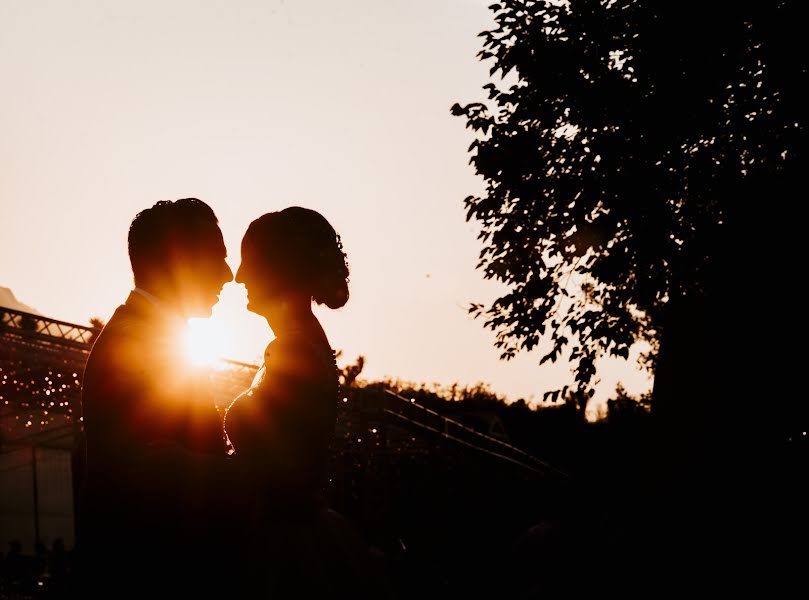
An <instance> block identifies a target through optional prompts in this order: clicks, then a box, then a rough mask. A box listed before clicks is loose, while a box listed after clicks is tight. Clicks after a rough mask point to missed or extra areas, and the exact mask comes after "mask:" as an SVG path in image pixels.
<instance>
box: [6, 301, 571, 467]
mask: <svg viewBox="0 0 809 600" xmlns="http://www.w3.org/2000/svg"><path fill="white" fill-rule="evenodd" d="M99 332H100V331H99V330H98V329H95V328H92V327H86V326H83V325H77V324H75V323H68V322H65V321H58V320H56V319H49V318H47V317H43V316H40V315H34V314H31V313H27V312H23V311H18V310H13V309H10V308H5V307H0V338H2V337H3V336H9V337H11V338H12V339H13V340H14V341H17V342H28V343H31V345H32V346H34V347H42V346H47V347H48V348H49V349H50V350H56V349H58V348H64V350H65V351H67V352H66V354H68V355H72V356H73V357H74V359H76V360H77V359H78V358H77V357H76V352H77V351H78V353H79V355H81V354H86V353H88V352H89V350H90V347H91V345H92V342H93V339H94V338H95V336H96V335H98V333H99ZM26 345H27V344H26ZM54 346H56V347H54ZM21 359H22V360H24V357H23V356H21V355H19V354H17V360H21ZM39 360H40V361H41V360H42V357H40V358H39ZM81 360H82V361H83V360H84V359H81ZM71 362H75V360H74V361H71ZM63 366H64V365H63ZM54 369H56V367H54ZM257 369H258V367H257V366H256V365H253V364H249V363H243V362H239V361H235V360H230V359H222V360H221V361H220V362H219V364H218V365H217V366H216V367H214V368H212V370H211V378H212V382H213V384H214V386H215V387H216V388H217V396H219V397H220V398H219V400H222V401H225V402H226V401H227V400H228V399H232V398H235V397H236V395H237V394H238V393H239V392H241V391H243V390H244V388H246V387H247V386H248V385H249V383H250V381H251V380H252V378H253V376H254V375H255V373H256V371H257ZM2 370H3V369H2V366H0V372H2ZM68 370H71V369H68ZM54 376H55V377H62V375H54ZM52 377H53V376H52ZM49 380H50V379H49ZM67 380H70V381H73V380H75V382H76V389H75V390H74V391H73V393H67V394H64V395H63V394H59V396H60V399H61V400H62V401H63V402H64V408H62V409H61V410H60V406H62V405H61V404H60V403H59V402H54V400H55V399H56V394H55V392H56V390H55V389H54V390H50V391H49V390H45V392H47V393H49V394H50V393H54V396H52V397H49V398H48V400H49V401H48V402H47V403H45V402H44V401H43V400H42V399H40V400H34V399H33V398H30V399H27V400H26V402H25V403H24V405H23V406H21V407H17V408H18V410H19V412H20V413H21V414H22V413H24V412H25V413H28V412H33V411H36V410H38V407H39V406H40V405H41V407H42V408H43V409H47V410H49V411H50V412H51V413H55V412H63V413H72V414H73V415H74V416H75V415H77V414H78V413H79V406H78V405H77V404H76V405H75V406H74V403H76V401H77V398H78V396H77V393H79V390H80V375H78V374H77V373H71V377H69V378H68V377H67V376H66V378H65V381H67ZM0 383H3V382H0ZM31 383H32V384H33V383H34V382H33V381H31ZM43 385H45V384H43ZM47 385H48V386H50V385H52V384H50V383H49V384H47ZM62 387H64V385H62ZM43 389H44V388H43ZM0 391H2V390H0ZM10 391H12V390H7V391H6V399H5V400H8V398H9V397H8V392H10ZM59 391H61V388H60V390H59ZM66 391H67V392H71V390H69V389H68V390H66ZM12 393H13V392H12ZM28 395H29V394H26V396H28ZM371 395H373V394H371ZM371 395H366V396H365V398H366V402H364V404H365V409H371V410H372V411H375V412H377V414H378V415H379V416H380V417H382V418H383V420H385V421H388V422H390V423H391V424H392V425H397V426H399V427H407V428H410V429H412V430H414V431H418V432H422V433H429V434H434V435H438V436H440V437H441V438H442V439H444V440H446V441H449V442H451V443H457V444H459V445H461V446H464V447H466V448H469V449H470V450H474V451H477V452H480V453H483V454H486V455H488V456H491V457H493V458H497V459H501V460H505V461H507V462H510V463H512V464H515V465H518V466H520V467H523V468H526V469H528V470H530V471H533V472H536V473H543V474H554V475H561V476H565V474H564V473H562V472H561V471H559V470H558V469H556V468H554V467H553V466H551V465H549V464H547V463H545V462H543V461H541V460H539V459H538V458H536V457H534V456H532V455H530V454H528V453H527V452H524V451H523V450H520V449H519V448H517V447H516V446H513V445H511V444H509V443H507V442H505V441H503V440H500V439H497V438H495V437H492V436H490V435H487V434H485V433H482V432H480V431H478V430H476V429H473V428H471V427H468V426H467V425H464V424H463V423H461V422H459V421H457V420H454V419H451V418H449V417H445V416H443V415H441V414H439V413H437V412H435V411H433V410H431V409H429V408H427V407H424V406H421V405H419V404H417V403H416V402H415V401H413V400H408V399H407V398H405V397H403V396H401V395H399V394H397V393H395V392H392V391H390V390H385V393H384V394H382V395H381V396H377V398H378V401H373V402H371V401H370V397H371ZM62 396H64V397H62ZM5 400H4V402H5ZM5 408H6V409H7V410H6V411H4V412H5V415H4V416H5V418H6V419H8V418H11V417H15V418H21V417H16V415H15V413H13V412H12V413H9V412H8V409H11V410H14V408H15V407H11V406H8V402H6V407H5ZM45 414H48V413H47V412H46V413H45ZM29 420H30V421H32V425H34V424H37V421H36V420H35V419H33V418H31V417H28V416H26V417H25V418H24V422H28V421H29ZM43 424H44V423H43ZM37 429H38V428H37V427H32V431H31V434H32V436H33V435H35V431H36V430H37ZM43 433H44V432H43ZM18 441H19V440H18Z"/></svg>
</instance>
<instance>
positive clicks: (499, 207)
mask: <svg viewBox="0 0 809 600" xmlns="http://www.w3.org/2000/svg"><path fill="white" fill-rule="evenodd" d="M490 9H491V10H492V11H493V13H494V22H495V24H494V27H493V28H492V29H491V30H489V31H485V32H483V33H482V34H481V36H482V38H483V48H482V50H481V51H480V53H479V55H478V56H479V57H480V59H481V60H484V61H490V63H491V75H492V82H490V83H488V84H486V85H485V86H484V89H486V90H487V92H488V101H487V102H482V103H481V102H474V103H471V104H467V105H465V106H461V105H459V104H456V105H454V106H453V107H452V113H453V114H454V115H456V116H463V117H464V118H465V120H466V125H467V127H468V128H470V129H472V130H473V131H474V132H476V139H475V140H474V142H473V143H472V145H471V146H470V153H471V159H470V162H471V164H472V165H473V166H474V168H475V170H476V172H477V174H478V175H480V176H481V177H482V178H483V180H484V182H485V186H486V187H485V193H483V194H482V195H480V196H469V197H467V198H466V200H465V206H466V209H467V220H474V221H476V222H477V223H478V224H479V226H480V234H479V238H480V240H481V241H482V242H483V249H482V251H481V253H480V261H479V264H478V267H479V269H481V270H482V271H483V274H484V277H486V278H487V279H495V280H498V281H500V282H503V283H505V284H506V285H507V287H508V291H507V293H505V294H504V295H503V296H502V297H500V298H498V299H497V300H495V301H494V302H493V303H491V305H488V306H484V305H482V304H473V305H472V306H471V308H470V312H471V313H472V314H474V315H475V316H476V317H482V318H484V319H485V325H486V326H487V327H488V328H490V329H492V330H493V331H495V332H496V334H497V340H496V345H497V347H499V348H500V349H501V355H502V357H503V358H504V359H510V358H512V357H513V356H514V355H515V354H516V353H517V352H519V351H530V350H532V349H534V348H535V347H538V346H540V341H541V340H542V349H543V350H544V352H543V354H542V359H541V361H542V362H545V361H549V360H550V361H556V360H558V359H559V358H560V357H565V358H567V359H569V360H570V362H571V364H572V365H573V368H574V369H575V373H576V375H575V379H576V387H577V390H578V391H579V392H590V391H591V389H592V385H593V381H594V376H595V374H596V361H597V359H598V358H600V357H602V356H605V355H612V356H616V357H621V358H627V357H628V356H629V351H630V347H631V346H632V345H633V344H634V343H635V342H637V341H639V340H644V341H647V342H649V343H650V344H651V347H652V356H653V355H654V351H655V349H656V348H657V343H658V341H659V336H660V325H661V322H662V314H663V313H664V311H665V310H666V307H667V304H668V303H669V302H670V300H671V299H672V298H673V297H681V296H684V295H689V294H698V293H700V292H701V291H702V289H703V288H704V286H705V285H706V283H707V282H706V275H705V274H706V272H708V269H709V267H710V265H711V261H712V260H714V258H715V256H716V254H717V252H718V251H720V250H721V245H722V243H723V241H722V240H724V239H726V231H727V230H728V229H729V228H733V227H739V226H741V225H739V224H740V223H742V222H744V220H745V219H747V220H749V219H750V215H751V214H754V213H755V211H756V210H758V211H761V210H777V209H778V208H779V207H781V206H784V205H786V204H787V203H788V201H789V199H783V198H779V199H766V201H765V199H764V198H753V199H751V198H750V197H749V195H745V194H744V193H743V190H744V188H745V186H746V184H747V182H748V181H749V180H751V179H752V178H757V179H759V180H761V179H762V178H763V179H764V180H766V179H767V178H772V177H778V176H779V173H780V172H782V171H783V170H784V169H786V168H789V167H790V166H791V165H794V164H795V162H796V161H797V156H798V155H799V154H800V153H801V144H802V143H803V137H804V131H805V117H804V116H803V113H804V106H805V95H804V94H805V93H804V92H803V91H802V87H803V84H804V83H805V58H804V55H805V52H803V50H800V49H799V48H798V47H797V40H800V39H801V37H800V34H799V27H800V25H799V23H800V22H801V20H800V19H799V18H798V14H797V2H783V1H782V2H760V3H745V2H735V3H722V2H719V3H698V2H694V1H693V0H686V1H684V2H652V1H650V0H635V1H632V0H609V1H604V0H570V1H569V2H566V1H554V0H547V1H536V0H503V1H502V2H500V3H498V4H493V5H492V6H491V7H490ZM749 242H750V243H751V244H756V243H761V244H764V243H766V242H765V241H764V238H763V237H762V236H759V238H758V239H757V238H756V236H751V238H750V240H749ZM557 397H561V398H563V397H565V391H560V392H559V394H557Z"/></svg>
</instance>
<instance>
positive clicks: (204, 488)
mask: <svg viewBox="0 0 809 600" xmlns="http://www.w3.org/2000/svg"><path fill="white" fill-rule="evenodd" d="M183 327H184V322H183V320H182V319H178V318H177V317H176V316H174V315H172V314H169V313H167V312H166V311H164V310H162V309H161V308H160V307H159V306H157V305H155V304H153V303H152V302H150V301H149V300H147V299H146V298H144V297H143V296H141V295H140V294H138V293H137V292H132V293H131V294H130V295H129V298H128V299H127V300H126V303H125V304H123V305H122V306H120V307H119V308H118V309H117V310H116V311H115V314H114V315H113V316H112V318H111V319H110V321H109V323H108V324H107V326H106V327H105V328H104V330H103V331H102V333H101V335H100V336H99V337H98V340H97V341H96V343H95V345H94V346H93V349H92V351H91V353H90V357H89V359H88V361H87V365H86V367H85V371H84V382H83V390H82V411H83V419H84V431H85V445H86V452H85V455H86V464H85V469H84V470H85V476H84V481H83V488H82V489H81V495H80V507H79V508H80V510H79V520H78V532H77V533H78V535H77V548H78V549H80V550H81V552H82V554H83V555H84V557H85V559H86V560H87V563H86V564H88V565H89V569H90V570H91V571H93V572H94V573H98V572H100V571H103V572H111V571H116V570H117V571H121V570H125V569H128V568H132V569H138V568H139V567H141V566H142V564H141V563H142V562H145V561H148V563H149V564H150V565H155V564H156V565H157V566H158V567H160V563H161V562H163V563H166V561H172V563H174V562H176V560H177V558H178V557H182V556H190V555H191V554H190V553H193V552H199V551H200V547H199V545H200V544H208V543H213V540H216V539H217V536H216V534H215V532H213V531H211V527H212V525H211V524H212V523H214V524H215V523H217V521H218V520H217V519H216V518H214V517H212V511H213V510H214V509H215V508H216V507H217V506H218V505H219V500H218V499H217V498H216V494H217V492H218V491H224V490H223V482H222V477H223V473H224V472H225V471H226V470H227V469H226V467H224V465H225V463H226V461H227V456H226V453H225V447H224V441H223V426H222V420H221V418H220V416H219V413H218V411H217V409H216V406H215V405H214V401H213V396H212V393H211V390H210V389H209V387H208V383H207V381H206V380H205V379H202V378H200V376H199V373H198V372H195V371H194V370H193V369H192V368H191V367H190V366H189V365H188V363H187V361H185V360H184V358H183V353H182V338H181V335H180V332H181V331H182V329H183ZM122 544H124V545H125V548H124V552H125V554H124V555H123V560H119V559H121V557H122V555H120V554H119V551H120V550H121V545H122ZM195 546H196V548H195ZM206 548H207V546H206ZM110 556H114V557H115V560H114V561H113V559H112V558H110ZM164 566H165V565H164ZM166 568H167V567H166ZM150 572H156V571H153V570H150ZM164 574H165V573H164ZM110 576H111V575H110Z"/></svg>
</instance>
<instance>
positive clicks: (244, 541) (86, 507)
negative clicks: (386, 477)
mask: <svg viewBox="0 0 809 600" xmlns="http://www.w3.org/2000/svg"><path fill="white" fill-rule="evenodd" d="M241 251H242V257H241V258H242V262H241V266H240V267H239V269H238V272H237V274H236V281H237V282H239V283H243V284H244V285H245V286H246V288H247V291H248V299H249V303H248V309H249V310H251V311H252V312H255V313H257V314H259V315H261V316H263V317H265V318H266V319H267V322H268V323H269V325H270V328H271V329H272V331H273V332H274V334H275V339H274V340H273V341H272V343H270V344H269V346H268V347H267V350H266V352H265V355H264V364H263V366H262V367H261V369H260V370H259V372H258V374H257V376H256V378H255V380H254V382H253V384H252V386H251V387H250V389H249V390H247V391H245V392H244V393H242V394H241V395H240V396H239V397H238V398H237V399H236V400H235V401H234V402H233V403H231V404H230V406H229V407H227V410H224V411H221V410H218V408H217V406H216V405H215V403H214V398H213V393H212V390H211V389H210V384H209V381H208V380H207V379H206V378H204V377H201V376H200V374H199V370H198V369H193V368H190V367H189V366H187V361H186V360H185V358H184V356H183V352H182V345H181V331H182V330H183V329H184V328H185V326H186V320H187V319H188V318H190V317H209V316H210V315H211V311H212V308H213V305H214V304H215V303H216V302H217V301H218V294H219V293H220V291H221V289H222V286H223V285H224V284H225V283H226V282H228V281H230V280H231V279H232V278H233V274H232V271H231V270H230V268H229V267H228V264H227V262H226V261H225V259H226V249H225V244H224V241H223V238H222V233H221V231H220V230H219V227H218V221H217V218H216V216H215V214H214V212H213V211H212V210H211V208H210V207H209V206H208V205H207V204H205V203H204V202H201V201H200V200H197V199H193V198H186V199H182V200H177V201H175V202H168V201H163V202H158V203H157V204H155V205H154V206H153V207H151V208H149V209H147V210H144V211H142V212H141V213H139V214H138V215H137V216H136V217H135V219H134V221H133V222H132V224H131V227H130V230H129V255H130V259H131V263H132V270H133V273H134V283H135V289H134V290H133V291H132V292H131V293H130V294H129V297H128V298H127V300H126V302H125V303H124V304H123V305H122V306H120V307H119V308H118V309H117V310H116V312H115V314H114V315H113V316H112V318H111V319H110V321H109V323H108V324H107V326H106V327H105V328H104V330H103V332H102V333H101V335H100V336H99V338H98V340H97V341H96V343H95V345H94V346H93V349H92V352H91V354H90V358H89V360H88V362H87V366H86V369H85V375H84V388H83V395H82V403H83V417H84V430H85V440H86V465H85V473H86V477H85V486H84V489H83V492H82V495H81V498H80V499H81V502H80V509H81V510H80V517H79V527H78V530H79V531H78V542H77V549H78V551H79V555H80V557H82V565H83V568H82V582H83V586H84V589H85V590H86V591H87V593H88V595H89V593H91V592H101V593H103V594H105V595H116V596H117V595H121V594H123V595H128V594H136V593H137V594H149V595H150V596H152V597H156V598H157V597H169V596H173V595H178V596H179V595H182V596H183V597H193V596H197V597H200V596H205V597H213V596H221V595H223V594H224V595H226V596H227V597H235V598H239V597H253V596H255V597H281V598H283V597H292V596H294V597H309V596H311V595H312V594H315V595H324V596H325V595H326V594H329V595H330V596H335V595H336V596H341V595H348V594H349V593H351V595H352V596H355V597H356V596H359V597H370V596H375V597H382V596H383V594H382V592H381V591H380V588H379V587H378V586H379V585H380V583H381V582H380V581H379V580H378V579H377V578H376V576H375V575H374V574H373V573H374V569H373V568H372V565H371V562H370V560H371V559H370V554H369V553H368V552H367V549H366V548H365V546H364V545H363V543H362V542H361V540H360V538H359V536H358V535H357V534H356V533H355V532H354V530H353V529H352V528H351V527H350V526H349V525H348V523H347V521H345V519H343V518H342V517H340V515H338V514H337V513H335V512H333V511H331V510H329V509H328V507H327V504H326V502H325V500H324V496H323V493H322V489H323V486H324V483H325V478H326V475H327V473H326V468H327V464H328V452H329V445H330V442H331V439H332V436H333V433H334V424H335V414H336V413H335V411H336V402H337V395H338V375H337V367H336V365H335V359H334V358H335V357H334V352H333V351H332V348H331V346H330V344H329V340H328V338H327V337H326V334H325V333H324V331H323V328H322V327H321V324H320V323H319V321H318V319H317V318H316V317H315V315H314V314H313V312H312V302H313V301H314V302H318V303H320V304H325V305H327V306H329V307H330V308H339V307H341V306H343V305H344V304H345V303H346V302H347V300H348V265H347V263H346V256H345V253H344V252H343V249H342V244H341V242H340V236H339V235H338V234H337V233H336V232H335V231H334V229H333V228H332V226H331V225H330V224H329V223H328V221H327V220H326V219H325V218H324V217H323V216H322V215H320V214H319V213H317V212H315V211H312V210H309V209H305V208H300V207H291V208H287V209H285V210H282V211H280V212H272V213H268V214H265V215H263V216H262V217H260V218H258V219H256V220H255V221H253V223H251V225H250V227H249V228H248V230H247V233H246V234H245V236H244V238H243V240H242V248H241ZM234 449H235V450H234ZM370 590H375V591H370Z"/></svg>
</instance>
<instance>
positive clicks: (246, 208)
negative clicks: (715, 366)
mask: <svg viewBox="0 0 809 600" xmlns="http://www.w3.org/2000/svg"><path fill="white" fill-rule="evenodd" d="M490 3H491V2H489V1H477V0H439V1H435V0H401V1H400V0H386V1H385V2H380V1H379V0H352V1H350V2H333V1H329V0H318V1H315V0H294V1H293V0H286V1H281V0H276V1H269V0H264V1H244V0H243V1H240V2H226V1H201V0H199V1H197V0H194V1H191V0H182V1H177V0H174V1H171V2H164V1H162V0H147V1H144V0H139V1H138V2H107V1H103V0H92V1H90V0H74V1H71V2H61V1H58V0H52V1H38V2H23V1H19V2H17V1H11V0H10V1H4V2H0V81H2V84H3V94H2V95H1V96H0V199H2V219H3V225H4V226H3V231H2V235H0V256H2V257H3V258H2V265H1V266H2V268H0V285H5V286H8V287H10V288H11V289H13V290H14V292H15V294H16V295H17V297H18V298H19V299H20V300H21V301H22V302H25V303H27V304H29V305H32V306H34V307H36V308H37V309H38V310H39V311H41V312H42V313H44V314H46V315H50V316H53V317H55V318H59V319H64V320H70V321H76V322H83V323H86V322H87V319H89V317H91V316H94V315H98V316H101V317H102V318H105V319H106V318H108V317H109V316H110V314H111V313H112V311H113V310H114V309H115V307H116V306H117V304H119V303H120V302H122V301H123V299H124V298H125V297H126V294H127V292H128V290H129V289H130V287H131V283H132V281H131V272H130V270H129V263H128V258H127V254H126V234H127V228H128V226H129V222H130V221H131V219H132V217H133V216H134V215H135V213H137V212H138V211H139V210H141V209H143V208H145V207H147V206H150V205H151V204H153V203H154V202H155V201H157V200H160V199H176V198H180V197H188V196H195V197H198V198H201V199H203V200H205V201H206V202H208V203H209V204H210V205H211V206H212V207H213V209H214V210H215V211H216V213H217V214H218V216H219V219H220V223H221V226H222V230H223V233H224V236H225V240H226V243H227V244H228V247H229V251H230V263H231V266H232V267H233V270H234V271H235V270H236V267H237V266H238V249H239V242H240V239H241V235H242V234H243V232H244V230H245V229H246V227H247V225H248V224H249V222H250V221H251V220H253V219H254V218H255V217H257V216H259V215H260V214H262V213H264V212H267V211H270V210H278V209H280V208H283V207H285V206H289V205H292V204H298V205H302V206H307V207H311V208H314V209H316V210H319V211H320V212H322V213H323V214H324V215H325V216H326V217H327V218H328V219H329V220H330V221H331V222H332V224H333V225H334V226H335V229H337V231H338V232H340V233H341V234H342V236H343V241H344V245H345V248H346V251H347V252H348V256H349V261H350V265H351V268H352V276H351V286H352V287H351V293H352V298H351V300H350V302H349V304H348V305H347V306H346V307H345V308H343V309H341V310H339V311H328V310H326V311H319V312H318V314H319V315H321V316H322V318H323V321H324V325H325V327H326V330H327V332H328V334H329V337H330V339H331V342H332V345H333V346H334V347H335V348H338V349H343V350H344V352H345V355H346V357H347V358H353V357H355V356H356V355H358V354H363V355H365V356H366V358H367V363H366V371H365V375H366V376H367V377H371V378H377V377H382V376H385V375H390V376H396V377H401V378H403V379H408V380H414V381H424V382H427V383H432V382H439V383H443V384H451V383H453V382H456V381H457V382H460V383H468V384H474V383H476V382H478V381H483V382H487V383H489V384H491V386H492V388H493V389H494V390H495V391H497V392H499V393H502V394H505V395H507V396H508V397H509V398H511V399H516V398H519V397H525V398H532V397H534V398H540V397H541V396H542V393H543V392H544V391H545V390H548V389H554V388H556V387H558V386H560V385H562V384H563V383H565V381H564V380H565V378H566V377H567V366H566V365H548V366H543V367H539V366H537V363H538V361H539V354H537V353H534V354H532V355H525V356H520V357H518V358H517V359H516V360H514V361H511V362H508V363H506V362H502V361H499V360H498V353H497V352H496V350H495V349H494V348H493V347H492V342H493V340H494V336H493V334H492V333H491V332H489V331H486V330H484V329H483V327H482V324H481V323H480V322H476V321H473V320H471V319H469V318H468V317H467V314H466V309H465V306H466V305H467V304H468V303H469V302H470V301H487V300H491V299H493V298H494V297H496V294H497V293H498V292H499V291H501V288H500V287H499V286H498V285H497V284H494V283H492V282H485V281H483V279H482V277H481V275H480V273H479V272H477V271H475V269H474V266H475V264H476V261H477V255H478V251H479V249H480V247H479V244H478V242H477V240H476V239H475V227H474V225H473V224H468V223H466V222H465V220H464V210H463V198H464V197H465V196H466V195H468V194H469V193H474V192H476V191H478V190H480V189H481V182H480V181H479V180H478V179H477V178H476V177H475V175H474V173H473V171H472V168H471V167H470V166H469V165H468V158H469V157H468V154H467V147H468V145H469V143H470V141H471V139H472V138H471V134H470V133H469V132H467V131H466V130H465V129H464V122H463V120H462V119H459V118H454V117H452V116H451V115H450V114H449V107H450V106H451V105H452V104H453V103H454V102H456V101H461V102H464V101H474V100H480V99H482V98H483V97H484V93H483V92H482V91H481V89H480V88H481V86H482V85H483V84H485V83H486V82H487V80H488V79H487V78H488V68H487V66H486V65H483V64H480V63H479V62H477V59H476V58H475V54H476V53H477V51H478V49H479V42H480V38H478V37H476V36H477V34H478V33H479V32H480V31H482V30H483V29H485V28H487V27H488V26H489V24H490V17H489V12H488V11H487V10H486V5H487V4H490ZM244 303H245V296H244V290H243V289H242V288H241V286H237V285H236V284H233V283H231V284H228V285H227V286H226V288H225V290H224V293H223V295H222V300H221V302H220V304H219V305H218V306H217V307H216V308H215V310H214V316H215V318H216V319H217V320H218V321H219V322H220V329H221V330H222V331H224V332H225V333H224V335H225V337H226V338H227V339H225V341H223V343H222V346H223V347H222V351H223V353H224V354H225V355H227V356H229V357H232V358H236V359H240V360H245V361H250V362H254V361H256V360H258V357H259V356H260V355H261V352H262V350H263V348H264V346H265V345H266V343H267V342H268V341H269V337H270V332H269V329H268V327H267V325H266V323H264V322H263V321H261V319H259V318H258V317H257V316H255V315H252V314H249V313H247V312H246V311H245V310H244ZM602 379H603V381H602V384H601V385H600V386H599V389H598V392H597V395H596V398H597V399H601V400H603V399H604V398H606V397H608V396H609V395H610V394H611V393H612V391H613V390H614V387H615V383H616V382H617V381H618V380H619V379H620V380H623V381H624V382H625V384H626V385H627V387H628V388H629V389H630V390H631V391H633V392H639V391H642V390H643V389H645V388H646V387H648V385H649V383H648V381H647V380H646V377H645V376H644V375H643V374H641V373H639V372H638V371H637V369H636V368H635V367H634V366H628V365H625V364H622V362H621V361H609V362H608V363H606V364H605V365H604V368H603V370H602Z"/></svg>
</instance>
